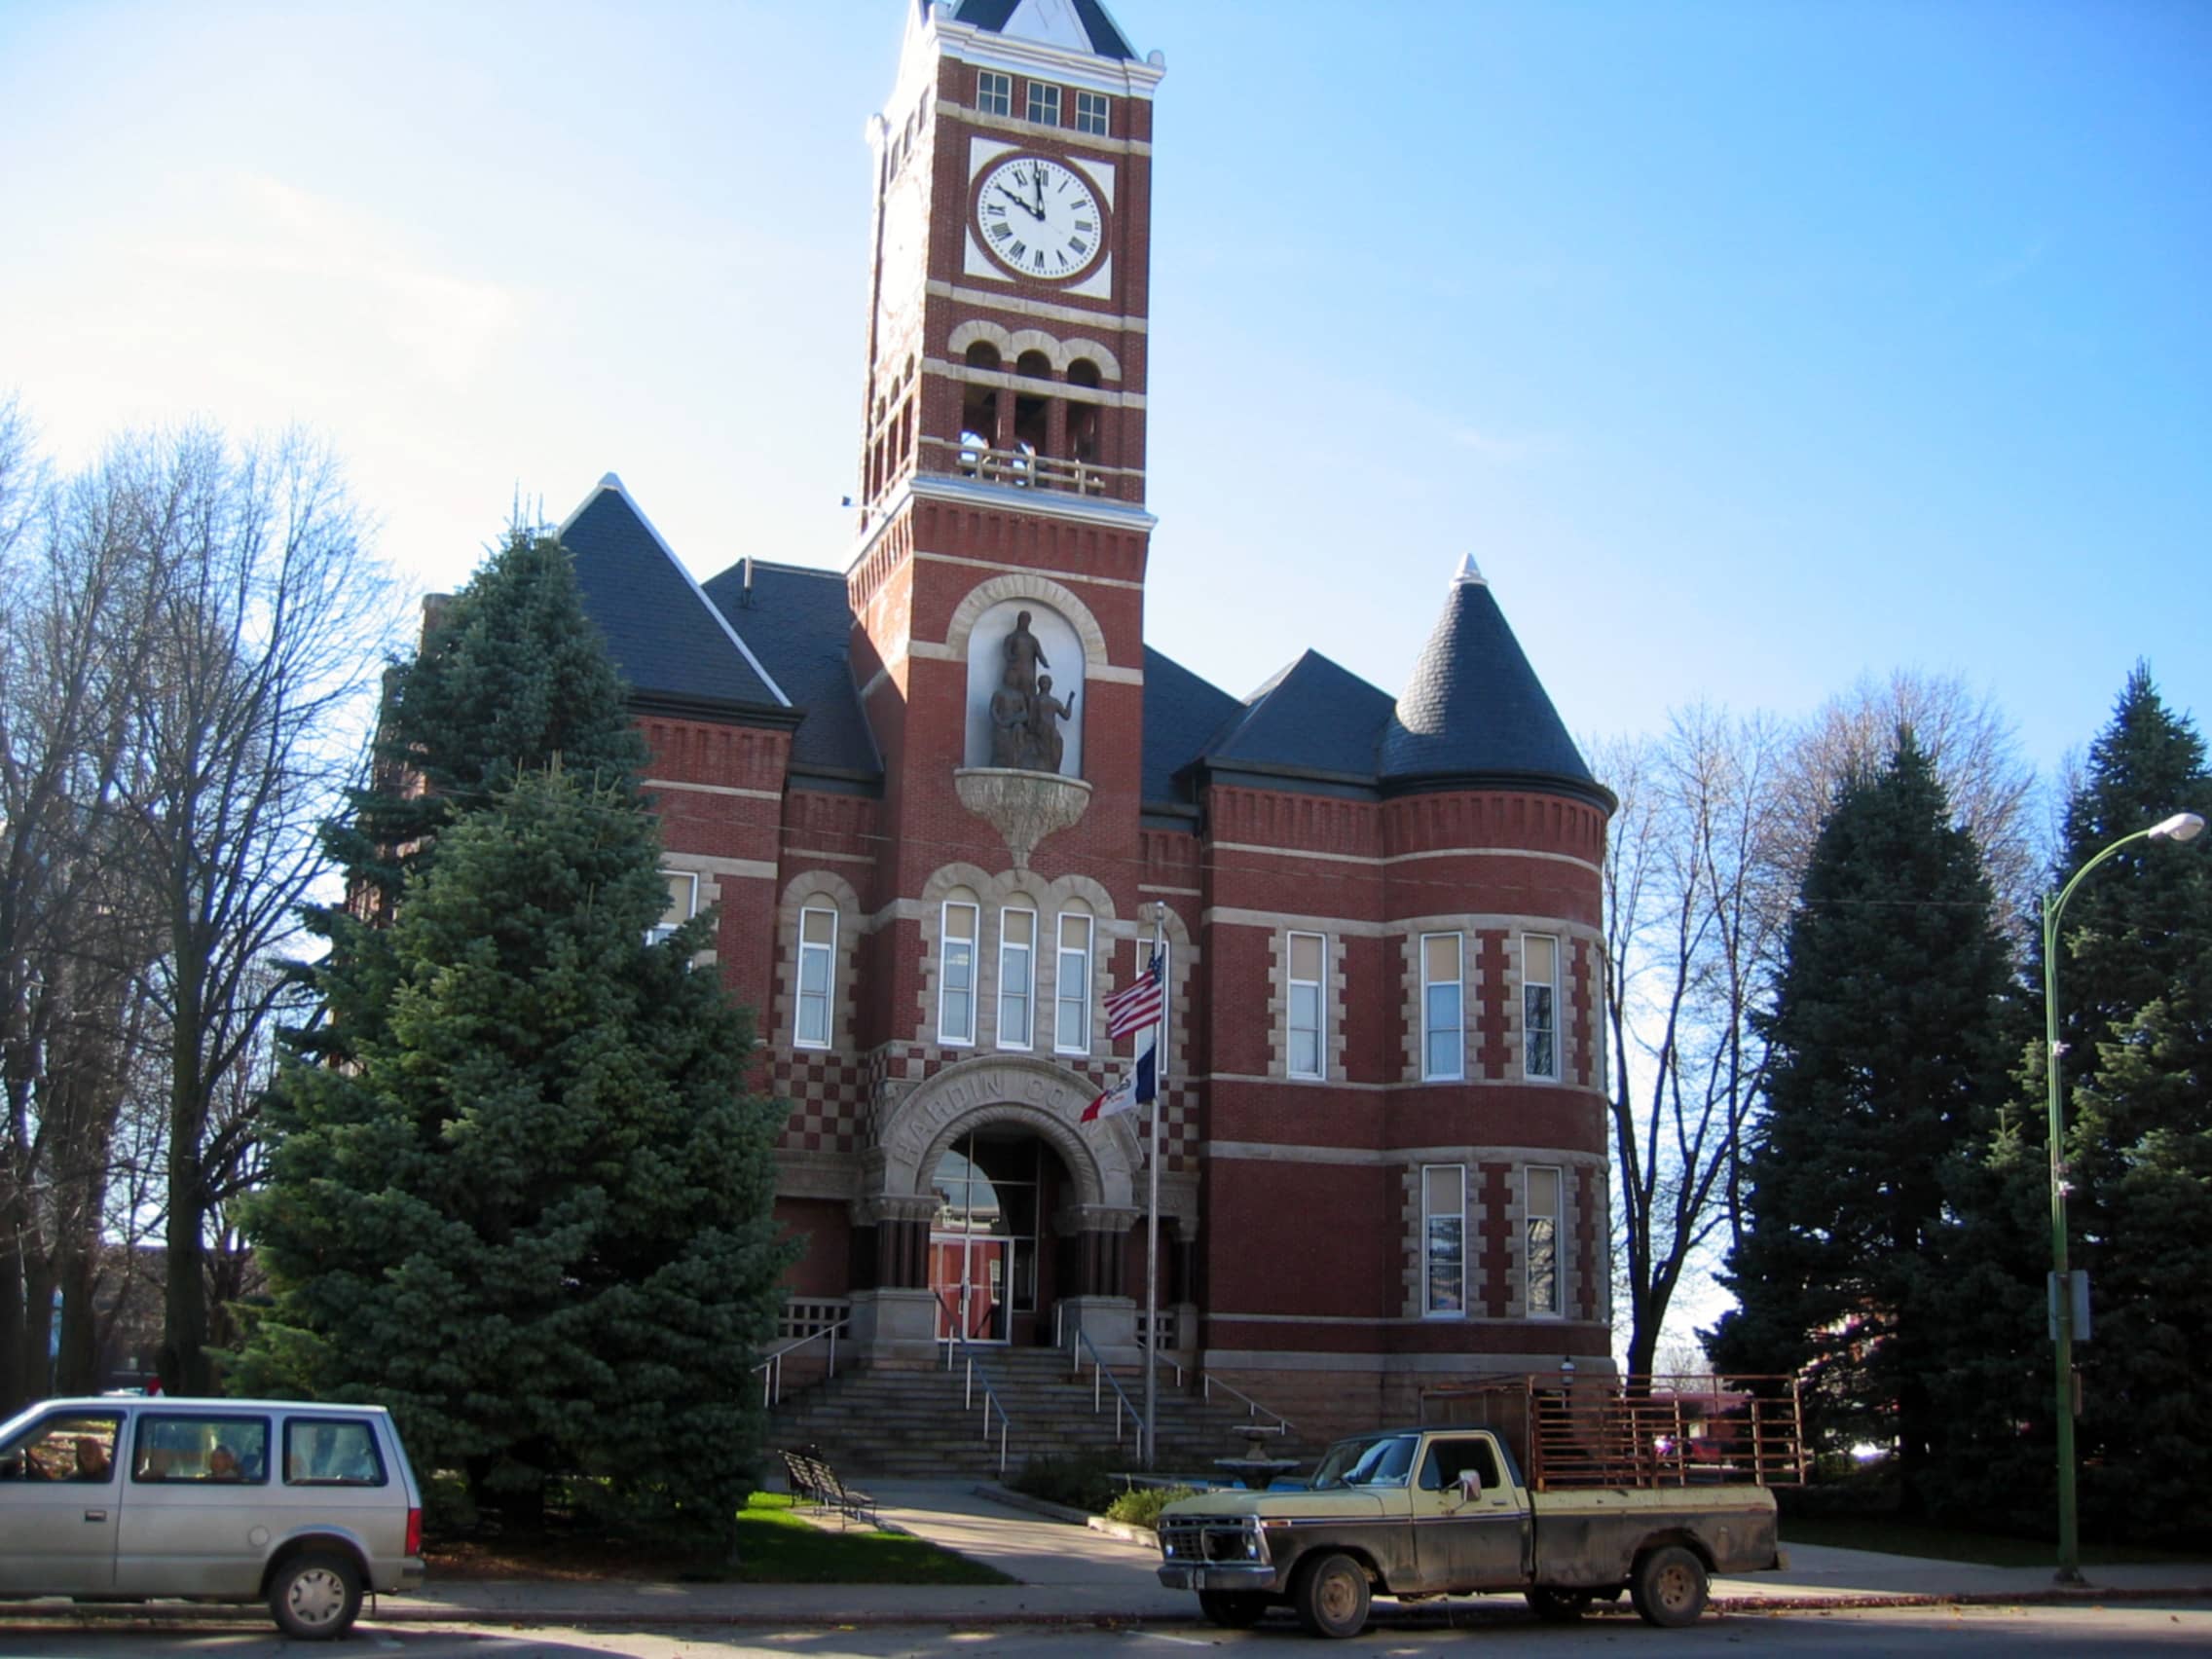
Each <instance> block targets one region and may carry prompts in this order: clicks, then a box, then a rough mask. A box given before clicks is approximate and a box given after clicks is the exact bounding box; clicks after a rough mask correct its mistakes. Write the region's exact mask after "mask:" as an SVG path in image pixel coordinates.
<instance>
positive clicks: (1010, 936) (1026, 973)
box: [999, 910, 1037, 1049]
mask: <svg viewBox="0 0 2212 1659" xmlns="http://www.w3.org/2000/svg"><path fill="white" fill-rule="evenodd" d="M1036 988H1037V912H1036V911H1035V910H1001V911H1000V912H999V1047H1000V1048H1002V1049H1026V1048H1029V1047H1030V1046H1031V1045H1030V1038H1029V1010H1030V1004H1031V1001H1032V999H1033V997H1034V995H1035V993H1036Z"/></svg>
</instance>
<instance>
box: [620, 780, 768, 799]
mask: <svg viewBox="0 0 2212 1659" xmlns="http://www.w3.org/2000/svg"><path fill="white" fill-rule="evenodd" d="M638 787H639V788H640V789H645V790H682V791H683V792H684V793H686V794H711V795H729V796H733V797H734V798H736V799H738V800H782V799H783V798H784V797H783V795H782V793H780V792H779V791H776V790H741V789H739V788H737V787H736V786H735V785H733V784H687V783H685V782H683V780H682V779H681V778H645V779H643V780H641V781H640V783H639V785H638Z"/></svg>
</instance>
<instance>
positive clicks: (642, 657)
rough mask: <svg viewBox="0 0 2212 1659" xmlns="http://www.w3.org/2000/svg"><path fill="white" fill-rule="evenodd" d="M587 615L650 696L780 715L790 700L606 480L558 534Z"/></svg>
mask: <svg viewBox="0 0 2212 1659" xmlns="http://www.w3.org/2000/svg"><path fill="white" fill-rule="evenodd" d="M560 535H561V544H562V545H563V546H565V547H566V548H568V550H569V552H570V554H571V557H573V558H574V560H575V565H576V585H577V586H578V587H579V588H580V589H582V591H583V601H584V613H585V614H586V615H588V616H589V617H590V618H591V619H592V621H593V622H594V623H596V624H598V627H599V631H600V632H601V633H602V634H604V635H605V636H606V637H607V645H608V650H609V651H611V652H612V653H613V656H614V666H615V667H616V668H618V669H620V670H621V671H622V678H623V679H624V680H626V681H628V682H630V686H631V689H632V690H633V691H634V692H636V693H641V694H643V695H645V696H646V697H662V698H668V699H673V700H675V701H678V702H681V703H699V704H703V705H707V706H710V707H720V708H732V709H752V710H760V711H774V712H777V713H782V714H786V715H787V716H788V714H789V711H790V709H791V706H792V705H791V699H790V698H789V697H787V696H785V695H784V691H783V687H782V686H780V685H778V684H777V683H776V682H775V680H774V679H773V678H772V677H771V676H770V675H769V673H768V672H767V670H766V669H764V668H763V667H762V666H761V664H760V662H759V660H758V659H757V658H756V657H755V656H754V654H753V652H752V651H751V650H750V649H748V648H747V646H746V644H745V642H744V641H743V640H741V639H740V638H738V636H737V633H736V631H735V630H734V629H732V628H731V627H730V625H729V623H728V622H727V621H726V620H724V619H723V617H722V614H721V612H720V611H719V610H717V609H716V608H715V607H714V605H713V603H712V602H711V601H710V600H709V599H708V598H707V596H706V594H705V593H703V592H702V591H701V590H700V587H699V584H698V583H697V582H696V581H694V580H693V579H692V577H691V572H690V571H686V570H685V569H684V568H683V567H682V564H680V563H679V562H678V561H677V557H676V555H675V553H674V552H672V551H671V550H670V548H669V545H668V543H667V542H665V541H663V540H662V539H661V536H660V533H659V532H658V531H656V530H654V529H653V527H652V525H651V523H650V522H649V521H648V520H647V519H646V518H645V514H644V513H642V512H640V511H639V510H638V507H637V504H636V503H635V502H633V501H632V500H631V499H630V498H629V496H628V494H627V493H626V492H625V491H624V490H623V488H622V480H621V479H619V478H617V477H615V476H614V474H613V473H611V472H609V473H608V475H607V476H606V477H605V478H603V479H601V480H600V482H599V487H598V488H597V489H596V490H594V491H593V492H592V493H591V495H590V496H588V497H586V498H585V499H584V503H583V505H582V506H580V507H578V508H577V509H576V510H575V511H574V512H573V513H571V515H570V516H569V521H568V523H566V524H564V525H563V526H562V527H561V532H560Z"/></svg>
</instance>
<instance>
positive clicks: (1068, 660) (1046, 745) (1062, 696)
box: [967, 602, 1084, 776]
mask: <svg viewBox="0 0 2212 1659" xmlns="http://www.w3.org/2000/svg"><path fill="white" fill-rule="evenodd" d="M968 655H969V665H968V666H969V676H968V687H969V704H968V706H969V741H968V760H967V763H968V764H969V765H971V766H999V767H1005V768H1007V769H1009V770H1015V771H1025V772H1057V773H1062V774H1067V775H1073V776H1080V775H1081V772H1082V766H1081V755H1080V744H1081V736H1080V733H1081V726H1080V725H1079V724H1078V716H1077V708H1078V704H1079V701H1080V697H1081V686H1082V682H1083V676H1084V650H1083V643H1082V641H1081V640H1080V639H1079V638H1078V637H1077V636H1076V633H1075V630H1074V629H1073V628H1072V627H1071V626H1070V625H1069V624H1068V622H1067V621H1066V619H1065V618H1064V617H1062V616H1060V615H1059V614H1058V612H1056V611H1054V610H1051V609H1050V608H1047V607H1045V606H1042V605H1033V604H1030V603H1027V602H1020V603H1002V604H1000V605H997V606H993V607H992V608H991V609H990V610H989V611H986V612H985V613H984V616H983V618H982V619H981V620H980V621H978V623H977V628H976V630H975V632H974V634H973V635H971V637H970V640H969V652H968Z"/></svg>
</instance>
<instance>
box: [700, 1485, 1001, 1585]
mask: <svg viewBox="0 0 2212 1659" xmlns="http://www.w3.org/2000/svg"><path fill="white" fill-rule="evenodd" d="M737 1558H738V1565H737V1566H735V1567H727V1568H724V1569H723V1570H722V1571H720V1572H719V1573H717V1574H716V1576H717V1577H719V1578H722V1579H724V1580H726V1581H728V1582H731V1583H737V1584H1012V1583H1014V1580H1013V1579H1011V1578H1009V1577H1008V1576H1007V1575H1006V1574H1005V1573H1003V1572H1001V1571H999V1570H998V1569H997V1568H996V1567H985V1566H983V1565H982V1563H980V1562H974V1561H970V1560H968V1559H967V1558H966V1557H965V1556H956V1555H954V1554H953V1553H952V1552H951V1551H950V1550H940V1549H939V1548H938V1547H937V1546H936V1545H935V1544H928V1543H924V1542H923V1541H922V1540H921V1539H919V1538H909V1537H907V1536H906V1535H905V1534H904V1533H903V1532H883V1531H878V1530H875V1529H874V1528H871V1527H868V1526H866V1525H865V1524H864V1523H861V1522H854V1523H852V1524H851V1525H850V1526H848V1527H846V1529H845V1530H843V1531H841V1532H840V1531H838V1530H837V1527H836V1523H835V1522H834V1521H832V1522H831V1523H830V1526H829V1528H828V1529H827V1530H825V1529H824V1528H822V1527H819V1526H817V1525H815V1524H814V1523H813V1522H812V1521H808V1520H802V1519H801V1518H800V1517H799V1516H798V1515H795V1514H793V1510H792V1500H791V1499H790V1497H788V1496H786V1495H785V1494H783V1493H765V1492H756V1493H754V1494H753V1496H752V1497H751V1498H750V1499H749V1500H748V1501H747V1503H746V1505H745V1512H744V1513H743V1514H742V1515H740V1516H739V1517H738V1518H737Z"/></svg>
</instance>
